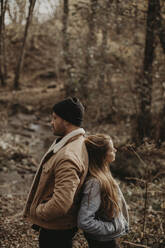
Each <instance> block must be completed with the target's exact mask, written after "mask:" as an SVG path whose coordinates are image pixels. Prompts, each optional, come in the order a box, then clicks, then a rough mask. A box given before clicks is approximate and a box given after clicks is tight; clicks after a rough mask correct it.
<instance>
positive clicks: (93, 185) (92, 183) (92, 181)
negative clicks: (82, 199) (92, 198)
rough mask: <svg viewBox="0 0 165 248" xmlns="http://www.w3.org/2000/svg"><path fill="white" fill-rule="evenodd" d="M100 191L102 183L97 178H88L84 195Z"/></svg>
mask: <svg viewBox="0 0 165 248" xmlns="http://www.w3.org/2000/svg"><path fill="white" fill-rule="evenodd" d="M92 191H94V192H98V191H100V182H99V180H98V179H97V178H95V177H90V178H87V179H86V181H85V184H84V193H89V192H92Z"/></svg>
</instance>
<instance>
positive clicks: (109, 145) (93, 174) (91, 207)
mask: <svg viewBox="0 0 165 248" xmlns="http://www.w3.org/2000/svg"><path fill="white" fill-rule="evenodd" d="M85 143H86V147H87V150H88V155H89V171H88V176H87V180H86V182H85V185H84V191H83V196H82V200H81V206H80V210H79V214H78V227H79V228H81V229H82V230H83V231H84V236H85V237H86V239H87V241H88V244H89V248H107V247H108V248H119V244H118V242H117V238H118V237H120V236H122V235H124V234H126V233H127V231H128V225H129V224H128V222H129V220H128V211H127V206H126V202H125V200H124V197H123V194H122V192H121V190H120V188H119V186H118V185H117V183H116V181H115V179H114V178H113V177H112V174H111V172H110V169H109V164H110V163H111V162H113V161H114V160H115V154H116V149H115V148H114V146H113V142H112V139H111V138H110V136H108V135H105V134H96V135H89V136H88V137H87V138H86V140H85Z"/></svg>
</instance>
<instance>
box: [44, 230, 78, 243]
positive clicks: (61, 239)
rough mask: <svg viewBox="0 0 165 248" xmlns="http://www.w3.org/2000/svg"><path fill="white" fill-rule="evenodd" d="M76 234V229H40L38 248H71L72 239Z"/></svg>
mask: <svg viewBox="0 0 165 248" xmlns="http://www.w3.org/2000/svg"><path fill="white" fill-rule="evenodd" d="M76 232H77V228H74V229H68V230H48V229H45V228H41V229H40V233H39V247H40V248H59V247H60V248H72V238H73V237H74V235H75V234H76Z"/></svg>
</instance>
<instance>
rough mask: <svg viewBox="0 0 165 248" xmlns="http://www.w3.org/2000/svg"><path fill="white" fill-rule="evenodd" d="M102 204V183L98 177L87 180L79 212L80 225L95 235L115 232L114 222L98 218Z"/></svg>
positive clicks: (85, 230)
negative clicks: (97, 214) (97, 213)
mask: <svg viewBox="0 0 165 248" xmlns="http://www.w3.org/2000/svg"><path fill="white" fill-rule="evenodd" d="M100 204H101V195H100V184H99V182H98V181H97V180H96V179H90V180H89V181H87V182H86V184H85V188H84V193H83V197H82V201H81V206H80V210H79V214H78V227H79V228H81V229H82V230H83V231H84V232H86V233H90V234H93V235H109V234H113V233H114V232H115V226H114V224H113V222H111V221H109V222H106V221H102V220H100V219H96V212H97V211H98V210H99V207H100Z"/></svg>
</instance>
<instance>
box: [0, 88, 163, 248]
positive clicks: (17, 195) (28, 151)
mask: <svg viewBox="0 0 165 248" xmlns="http://www.w3.org/2000/svg"><path fill="white" fill-rule="evenodd" d="M63 96H64V93H63V90H62V89H61V88H58V87H55V86H54V85H50V86H49V87H43V86H42V87H36V88H34V87H33V90H32V89H31V87H30V86H29V88H23V89H22V90H20V91H11V90H10V89H0V115H1V123H0V135H1V137H0V206H1V207H0V212H1V213H0V247H2V248H32V247H33V248H35V247H38V233H37V232H35V231H34V230H32V229H31V225H30V224H29V223H27V222H25V220H24V219H23V218H22V210H23V207H24V204H25V200H26V197H27V194H28V191H29V187H30V184H31V182H32V179H33V177H34V174H35V171H36V168H37V164H38V162H39V160H40V159H41V157H42V155H43V153H44V152H45V151H46V149H47V148H48V146H49V145H50V144H51V142H52V141H53V137H52V133H51V129H50V124H49V122H50V106H52V104H53V103H54V102H56V101H58V100H59V99H61V98H62V97H63ZM96 128H98V130H100V127H99V126H98V127H95V129H96ZM109 128H111V130H112V129H113V130H114V132H116V134H117V133H119V130H120V133H122V130H121V128H120V127H119V126H118V127H117V126H116V125H115V126H111V127H109ZM106 129H107V126H105V130H106ZM102 130H104V127H102ZM89 131H91V130H89ZM163 151H164V147H162V148H161V151H157V152H155V155H153V156H154V159H153V157H151V156H150V160H147V161H148V162H149V161H150V162H151V161H152V160H153V161H154V162H155V161H156V164H160V163H161V164H163V167H162V168H163V169H161V170H158V171H157V173H156V174H155V175H154V176H152V179H150V178H148V180H143V178H134V179H133V180H131V179H128V180H125V181H122V180H119V179H117V181H118V182H119V184H120V187H121V189H122V191H123V193H124V195H125V197H126V200H127V202H128V205H129V213H130V227H131V228H130V233H129V234H128V235H127V236H125V237H123V238H122V239H121V244H122V247H124V248H127V247H128V248H129V247H143V248H147V247H148V248H149V247H150V248H165V214H164V213H165V193H164V192H165V180H164V177H163V175H164V171H165V164H164V161H165V160H164V159H165V154H164V152H163ZM125 166H127V165H125ZM74 247H75V248H80V247H82V248H86V247H87V243H86V241H85V239H84V237H83V235H82V233H81V231H79V232H78V233H77V235H76V237H75V239H74Z"/></svg>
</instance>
